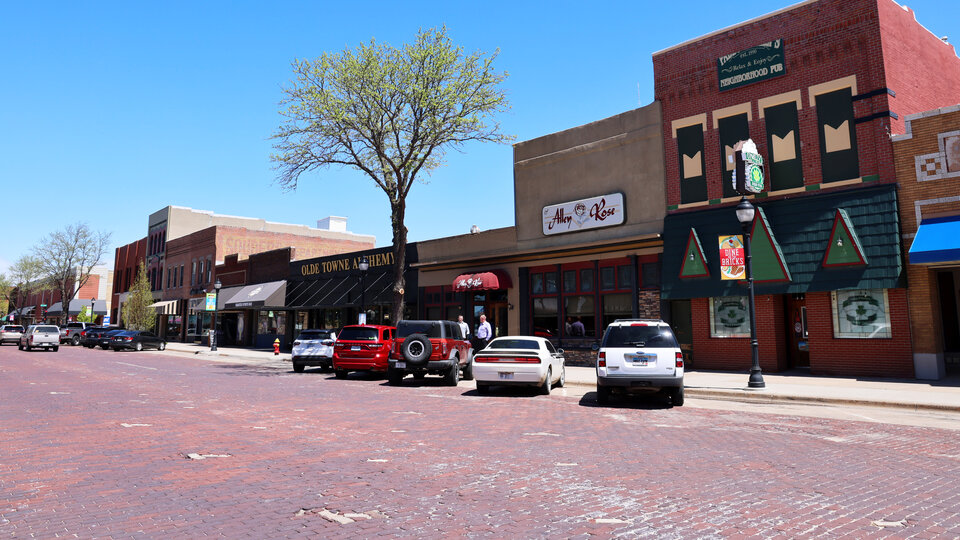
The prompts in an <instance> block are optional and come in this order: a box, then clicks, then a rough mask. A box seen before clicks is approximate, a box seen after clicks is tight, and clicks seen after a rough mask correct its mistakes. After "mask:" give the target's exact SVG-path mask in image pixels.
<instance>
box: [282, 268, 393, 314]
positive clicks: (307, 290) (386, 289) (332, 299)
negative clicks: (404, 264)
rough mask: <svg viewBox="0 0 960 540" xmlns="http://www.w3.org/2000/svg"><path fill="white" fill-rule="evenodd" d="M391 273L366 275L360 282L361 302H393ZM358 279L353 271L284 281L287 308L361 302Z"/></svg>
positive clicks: (323, 306)
mask: <svg viewBox="0 0 960 540" xmlns="http://www.w3.org/2000/svg"><path fill="white" fill-rule="evenodd" d="M392 285H393V281H392V279H391V274H389V273H386V272H381V273H377V274H371V275H369V276H368V277H367V278H366V279H365V280H364V283H363V288H364V293H363V295H362V296H363V297H364V302H365V303H367V304H389V303H391V302H393V296H392V294H391V291H392V290H393V287H392ZM360 297H361V294H360V279H359V278H358V277H357V276H356V275H350V276H341V277H335V278H330V279H318V280H312V281H291V282H289V283H288V284H287V302H286V307H287V308H297V309H310V308H334V307H343V306H359V305H360Z"/></svg>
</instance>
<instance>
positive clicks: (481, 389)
mask: <svg viewBox="0 0 960 540" xmlns="http://www.w3.org/2000/svg"><path fill="white" fill-rule="evenodd" d="M477 393H478V394H480V395H481V396H485V395H487V394H489V393H490V385H488V384H485V383H479V382H478V383H477Z"/></svg>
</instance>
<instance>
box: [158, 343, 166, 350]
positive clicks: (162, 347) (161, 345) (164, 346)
mask: <svg viewBox="0 0 960 540" xmlns="http://www.w3.org/2000/svg"><path fill="white" fill-rule="evenodd" d="M166 348H167V342H166V341H161V342H160V345H157V350H158V351H162V350H164V349H166Z"/></svg>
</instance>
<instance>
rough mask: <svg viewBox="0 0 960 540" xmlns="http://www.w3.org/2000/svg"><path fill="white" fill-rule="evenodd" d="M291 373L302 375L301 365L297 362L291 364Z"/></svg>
mask: <svg viewBox="0 0 960 540" xmlns="http://www.w3.org/2000/svg"><path fill="white" fill-rule="evenodd" d="M293 371H294V373H303V364H301V363H298V362H294V363H293Z"/></svg>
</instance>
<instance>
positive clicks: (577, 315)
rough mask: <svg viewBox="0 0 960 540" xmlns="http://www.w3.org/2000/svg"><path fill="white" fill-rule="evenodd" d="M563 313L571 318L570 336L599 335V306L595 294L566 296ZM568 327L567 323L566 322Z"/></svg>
mask: <svg viewBox="0 0 960 540" xmlns="http://www.w3.org/2000/svg"><path fill="white" fill-rule="evenodd" d="M563 313H564V316H565V317H569V318H570V323H571V328H570V331H569V332H568V335H569V336H570V337H593V336H596V335H597V332H596V327H597V324H596V323H597V308H596V302H595V301H594V297H593V295H576V296H565V297H564V298H563ZM564 329H566V323H564Z"/></svg>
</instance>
